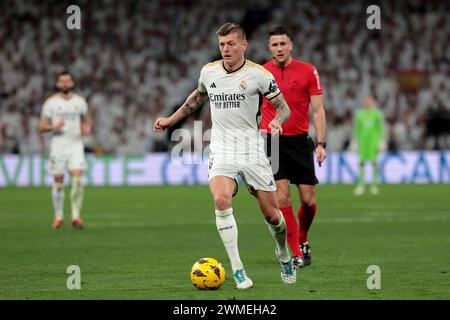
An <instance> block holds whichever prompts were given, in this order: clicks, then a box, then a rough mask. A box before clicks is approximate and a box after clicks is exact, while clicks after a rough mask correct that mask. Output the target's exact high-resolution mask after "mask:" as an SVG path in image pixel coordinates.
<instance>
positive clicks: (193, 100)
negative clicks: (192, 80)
mask: <svg viewBox="0 0 450 320" xmlns="http://www.w3.org/2000/svg"><path fill="white" fill-rule="evenodd" d="M207 100H208V95H207V94H202V93H200V91H198V90H197V89H196V90H194V92H192V93H191V94H190V95H189V97H188V98H187V99H186V101H185V102H184V103H183V105H182V106H181V107H180V108H179V109H178V110H177V111H176V112H175V113H174V114H172V115H171V116H170V117H167V118H158V119H156V121H155V124H154V125H153V130H155V131H156V132H162V131H164V129H167V128H169V127H171V126H173V125H174V124H175V123H177V122H178V121H180V120H181V119H183V118H186V117H187V116H188V115H190V114H191V113H193V112H195V111H196V110H197V109H198V108H200V106H201V105H202V104H203V103H204V102H205V101H207Z"/></svg>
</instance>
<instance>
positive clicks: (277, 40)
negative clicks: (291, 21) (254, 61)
mask: <svg viewBox="0 0 450 320" xmlns="http://www.w3.org/2000/svg"><path fill="white" fill-rule="evenodd" d="M292 48H293V44H292V41H291V40H290V39H289V37H288V36H287V35H285V34H281V35H276V36H270V39H269V50H270V52H271V53H272V57H273V58H274V59H275V60H276V61H277V62H278V63H279V64H284V63H286V61H288V60H289V58H290V57H291V52H292Z"/></svg>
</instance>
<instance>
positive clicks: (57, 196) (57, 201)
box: [47, 152, 66, 229]
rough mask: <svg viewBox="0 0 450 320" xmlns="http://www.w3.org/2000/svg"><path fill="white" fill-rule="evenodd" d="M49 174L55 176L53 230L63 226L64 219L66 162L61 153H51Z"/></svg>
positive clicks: (53, 187)
mask: <svg viewBox="0 0 450 320" xmlns="http://www.w3.org/2000/svg"><path fill="white" fill-rule="evenodd" d="M47 169H48V172H49V174H51V175H52V176H53V186H52V203H53V210H54V214H55V218H54V221H53V228H55V229H58V228H60V227H61V226H62V222H63V218H64V172H65V169H66V161H65V158H64V156H63V154H61V153H55V152H51V153H50V157H49V160H48V168H47Z"/></svg>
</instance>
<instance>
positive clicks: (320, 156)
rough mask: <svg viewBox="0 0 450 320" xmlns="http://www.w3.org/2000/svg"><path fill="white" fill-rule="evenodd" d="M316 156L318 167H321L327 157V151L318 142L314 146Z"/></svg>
mask: <svg viewBox="0 0 450 320" xmlns="http://www.w3.org/2000/svg"><path fill="white" fill-rule="evenodd" d="M316 157H317V162H318V163H319V167H321V166H322V163H323V162H324V161H325V159H326V158H327V151H326V150H325V148H324V147H322V146H321V145H320V144H319V145H318V146H317V148H316Z"/></svg>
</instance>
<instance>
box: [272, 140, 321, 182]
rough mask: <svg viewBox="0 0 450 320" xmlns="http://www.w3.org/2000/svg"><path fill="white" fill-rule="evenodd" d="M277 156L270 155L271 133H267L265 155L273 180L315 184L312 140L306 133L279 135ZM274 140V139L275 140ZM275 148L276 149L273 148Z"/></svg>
mask: <svg viewBox="0 0 450 320" xmlns="http://www.w3.org/2000/svg"><path fill="white" fill-rule="evenodd" d="M278 138H279V148H278V151H279V157H278V161H279V162H278V163H276V161H277V159H276V158H277V157H276V155H274V157H272V155H271V149H272V148H271V147H272V139H271V135H270V134H267V139H266V155H267V156H268V157H270V160H271V163H272V169H273V172H274V175H273V176H274V178H275V180H283V179H288V180H289V181H290V183H291V184H295V185H299V184H306V185H316V184H318V183H319V180H317V177H316V173H315V169H314V149H315V145H314V141H313V140H312V139H311V137H310V136H309V135H308V134H307V133H304V134H300V135H296V136H279V137H278ZM275 141H276V140H275ZM275 150H276V149H275Z"/></svg>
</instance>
